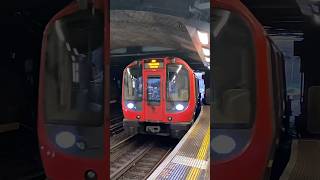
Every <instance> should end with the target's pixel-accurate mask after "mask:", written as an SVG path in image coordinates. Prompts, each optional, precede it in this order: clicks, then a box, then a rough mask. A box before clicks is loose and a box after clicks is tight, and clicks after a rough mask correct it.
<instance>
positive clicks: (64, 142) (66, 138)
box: [56, 131, 76, 149]
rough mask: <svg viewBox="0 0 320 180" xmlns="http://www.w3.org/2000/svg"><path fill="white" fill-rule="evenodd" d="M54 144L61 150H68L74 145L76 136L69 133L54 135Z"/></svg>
mask: <svg viewBox="0 0 320 180" xmlns="http://www.w3.org/2000/svg"><path fill="white" fill-rule="evenodd" d="M56 143H57V145H58V146H59V147H61V148H64V149H66V148H70V147H72V146H73V145H74V144H75V143H76V136H75V135H74V134H72V133H71V132H67V131H63V132H60V133H58V134H57V135H56Z"/></svg>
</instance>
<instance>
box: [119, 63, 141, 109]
mask: <svg viewBox="0 0 320 180" xmlns="http://www.w3.org/2000/svg"><path fill="white" fill-rule="evenodd" d="M142 92H143V82H142V67H141V66H140V65H134V66H131V67H128V68H126V70H125V72H124V100H125V106H126V107H127V108H129V109H131V110H133V111H141V110H142V95H143V93H142Z"/></svg>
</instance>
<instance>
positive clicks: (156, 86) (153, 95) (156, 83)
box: [147, 77, 161, 102]
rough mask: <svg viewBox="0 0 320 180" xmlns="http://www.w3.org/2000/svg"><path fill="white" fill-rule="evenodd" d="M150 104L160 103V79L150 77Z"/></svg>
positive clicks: (148, 92)
mask: <svg viewBox="0 0 320 180" xmlns="http://www.w3.org/2000/svg"><path fill="white" fill-rule="evenodd" d="M147 87H148V89H147V94H148V95H147V96H148V102H160V97H161V96H160V77H148V81H147Z"/></svg>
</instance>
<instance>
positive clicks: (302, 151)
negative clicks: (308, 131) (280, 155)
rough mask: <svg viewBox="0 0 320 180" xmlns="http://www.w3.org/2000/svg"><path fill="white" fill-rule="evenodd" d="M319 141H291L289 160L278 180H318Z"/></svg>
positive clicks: (319, 174) (319, 164)
mask: <svg viewBox="0 0 320 180" xmlns="http://www.w3.org/2000/svg"><path fill="white" fill-rule="evenodd" d="M319 152H320V140H307V139H305V140H301V139H299V140H293V141H292V149H291V156H290V160H289V162H288V164H287V166H286V168H285V170H284V172H283V174H282V175H281V177H280V180H318V179H320V171H319V167H320V154H319Z"/></svg>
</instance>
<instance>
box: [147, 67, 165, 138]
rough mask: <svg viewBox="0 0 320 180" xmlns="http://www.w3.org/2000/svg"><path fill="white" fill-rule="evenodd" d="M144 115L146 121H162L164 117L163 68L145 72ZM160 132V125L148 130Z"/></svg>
mask: <svg viewBox="0 0 320 180" xmlns="http://www.w3.org/2000/svg"><path fill="white" fill-rule="evenodd" d="M144 83H145V84H144V87H145V90H144V91H145V93H144V96H145V101H144V103H145V104H144V107H145V108H144V116H145V118H144V119H145V120H146V121H152V122H161V121H163V119H164V108H165V107H164V104H165V98H164V88H165V79H164V75H163V73H162V70H156V71H145V72H144ZM151 129H152V130H151ZM149 130H150V131H154V132H159V131H160V127H152V128H150V127H149V129H148V127H146V131H149Z"/></svg>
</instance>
